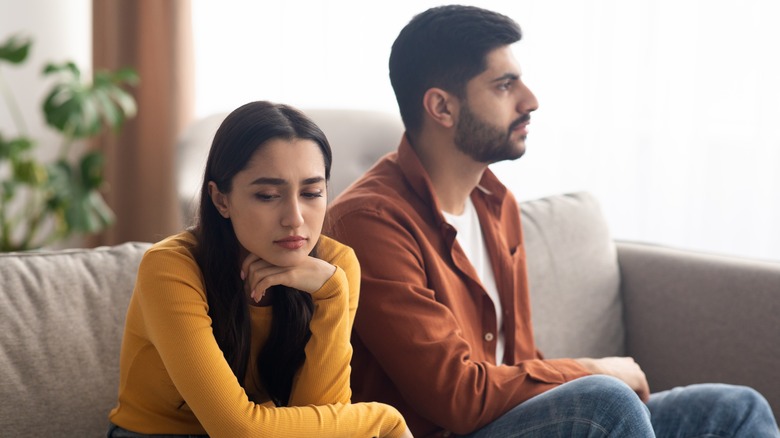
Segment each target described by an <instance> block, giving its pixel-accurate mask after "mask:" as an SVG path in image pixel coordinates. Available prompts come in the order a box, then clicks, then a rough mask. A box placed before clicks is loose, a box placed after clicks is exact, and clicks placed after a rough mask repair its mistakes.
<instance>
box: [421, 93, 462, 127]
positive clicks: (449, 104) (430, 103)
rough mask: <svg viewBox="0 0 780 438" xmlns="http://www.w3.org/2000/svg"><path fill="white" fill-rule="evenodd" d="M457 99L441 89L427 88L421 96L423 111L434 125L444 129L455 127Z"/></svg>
mask: <svg viewBox="0 0 780 438" xmlns="http://www.w3.org/2000/svg"><path fill="white" fill-rule="evenodd" d="M458 104H459V101H458V99H457V98H456V97H455V96H454V95H453V94H451V93H449V92H447V91H444V90H442V89H441V88H429V89H428V91H426V92H425V94H424V95H423V109H424V110H425V113H426V114H428V117H430V118H431V120H433V121H434V122H435V123H438V124H439V125H441V126H444V127H446V128H451V127H453V126H455V117H456V116H457V112H458Z"/></svg>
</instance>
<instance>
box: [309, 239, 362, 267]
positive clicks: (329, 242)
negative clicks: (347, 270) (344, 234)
mask: <svg viewBox="0 0 780 438" xmlns="http://www.w3.org/2000/svg"><path fill="white" fill-rule="evenodd" d="M317 257H319V258H320V259H322V260H325V261H326V262H328V263H330V264H333V265H343V264H344V263H357V256H356V255H355V251H354V250H353V249H352V248H350V247H349V246H347V245H345V244H343V243H341V242H339V241H338V240H336V239H334V238H332V237H328V236H326V235H324V234H323V235H320V241H319V244H318V245H317Z"/></svg>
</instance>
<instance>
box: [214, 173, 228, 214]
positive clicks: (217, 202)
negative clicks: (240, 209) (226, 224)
mask: <svg viewBox="0 0 780 438" xmlns="http://www.w3.org/2000/svg"><path fill="white" fill-rule="evenodd" d="M209 197H210V198H211V202H212V203H213V204H214V207H216V208H217V211H218V212H219V214H221V215H222V217H224V218H225V219H227V218H229V217H230V210H229V209H228V205H227V196H226V195H225V194H224V193H222V192H220V191H219V189H218V188H217V183H215V182H214V181H209Z"/></svg>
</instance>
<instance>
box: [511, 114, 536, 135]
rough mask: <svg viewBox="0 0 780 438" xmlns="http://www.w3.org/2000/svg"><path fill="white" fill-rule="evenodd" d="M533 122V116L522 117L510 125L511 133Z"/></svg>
mask: <svg viewBox="0 0 780 438" xmlns="http://www.w3.org/2000/svg"><path fill="white" fill-rule="evenodd" d="M529 120H531V114H525V115H522V116H520V118H518V119H517V120H515V121H514V122H512V124H510V125H509V132H512V131H514V130H515V128H517V127H518V126H519V125H522V124H523V123H525V122H527V121H529Z"/></svg>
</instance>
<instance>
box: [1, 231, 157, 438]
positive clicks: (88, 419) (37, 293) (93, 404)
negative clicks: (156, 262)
mask: <svg viewBox="0 0 780 438" xmlns="http://www.w3.org/2000/svg"><path fill="white" fill-rule="evenodd" d="M148 246H149V244H145V243H125V244H121V245H118V246H115V247H101V248H96V249H76V250H59V251H36V252H26V253H15V254H14V253H8V254H0V309H2V315H3V316H2V318H0V431H2V432H1V433H0V434H2V435H3V436H74V437H75V436H78V437H87V436H101V435H104V434H105V431H106V430H107V426H108V412H109V410H110V409H111V408H112V407H113V406H114V404H115V403H116V395H117V388H118V381H119V348H120V344H121V339H122V332H123V329H124V320H125V313H126V311H127V305H128V302H129V299H130V295H131V294H132V289H133V284H134V283H135V276H136V271H137V269H138V264H139V262H140V260H141V256H142V255H143V252H144V251H145V250H146V248H148Z"/></svg>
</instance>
